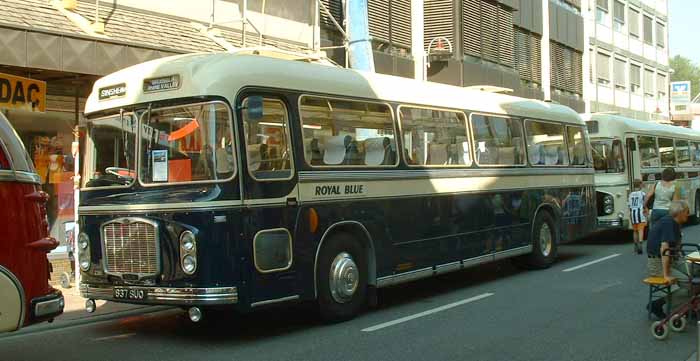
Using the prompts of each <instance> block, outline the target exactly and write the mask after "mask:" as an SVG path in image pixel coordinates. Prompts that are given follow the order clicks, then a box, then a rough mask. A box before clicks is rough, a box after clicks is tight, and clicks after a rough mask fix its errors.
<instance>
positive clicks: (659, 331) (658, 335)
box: [651, 321, 668, 340]
mask: <svg viewBox="0 0 700 361" xmlns="http://www.w3.org/2000/svg"><path fill="white" fill-rule="evenodd" d="M651 334H652V335H653V336H654V338H655V339H657V340H665V339H666V338H667V337H668V325H667V324H665V323H662V322H661V321H656V322H654V323H652V324H651Z"/></svg>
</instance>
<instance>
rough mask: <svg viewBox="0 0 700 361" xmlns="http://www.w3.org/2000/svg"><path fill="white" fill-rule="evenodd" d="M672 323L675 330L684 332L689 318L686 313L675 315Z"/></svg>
mask: <svg viewBox="0 0 700 361" xmlns="http://www.w3.org/2000/svg"><path fill="white" fill-rule="evenodd" d="M670 324H671V329H672V330H673V331H674V332H683V331H685V327H686V326H687V325H688V318H687V317H686V316H685V315H673V317H671V322H670Z"/></svg>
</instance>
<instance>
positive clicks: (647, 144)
mask: <svg viewBox="0 0 700 361" xmlns="http://www.w3.org/2000/svg"><path fill="white" fill-rule="evenodd" d="M637 142H638V144H639V153H640V155H641V158H642V167H645V168H658V167H659V165H660V162H659V152H658V149H657V148H656V138H655V137H639V138H638V139H637Z"/></svg>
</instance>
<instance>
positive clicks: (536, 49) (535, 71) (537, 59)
mask: <svg viewBox="0 0 700 361" xmlns="http://www.w3.org/2000/svg"><path fill="white" fill-rule="evenodd" d="M529 40H530V41H529V43H530V54H531V55H530V56H531V57H532V75H533V77H532V80H533V81H535V82H536V83H538V84H542V38H540V36H539V35H536V34H533V33H530V39H529Z"/></svg>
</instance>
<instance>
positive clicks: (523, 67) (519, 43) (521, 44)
mask: <svg viewBox="0 0 700 361" xmlns="http://www.w3.org/2000/svg"><path fill="white" fill-rule="evenodd" d="M513 36H514V37H515V39H514V40H513V42H514V47H515V65H516V68H517V70H518V75H520V78H522V79H526V80H530V81H531V80H533V74H532V60H533V59H532V52H531V48H530V34H529V33H528V32H527V31H525V30H523V29H521V28H517V27H516V28H515V31H514V34H513Z"/></svg>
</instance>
